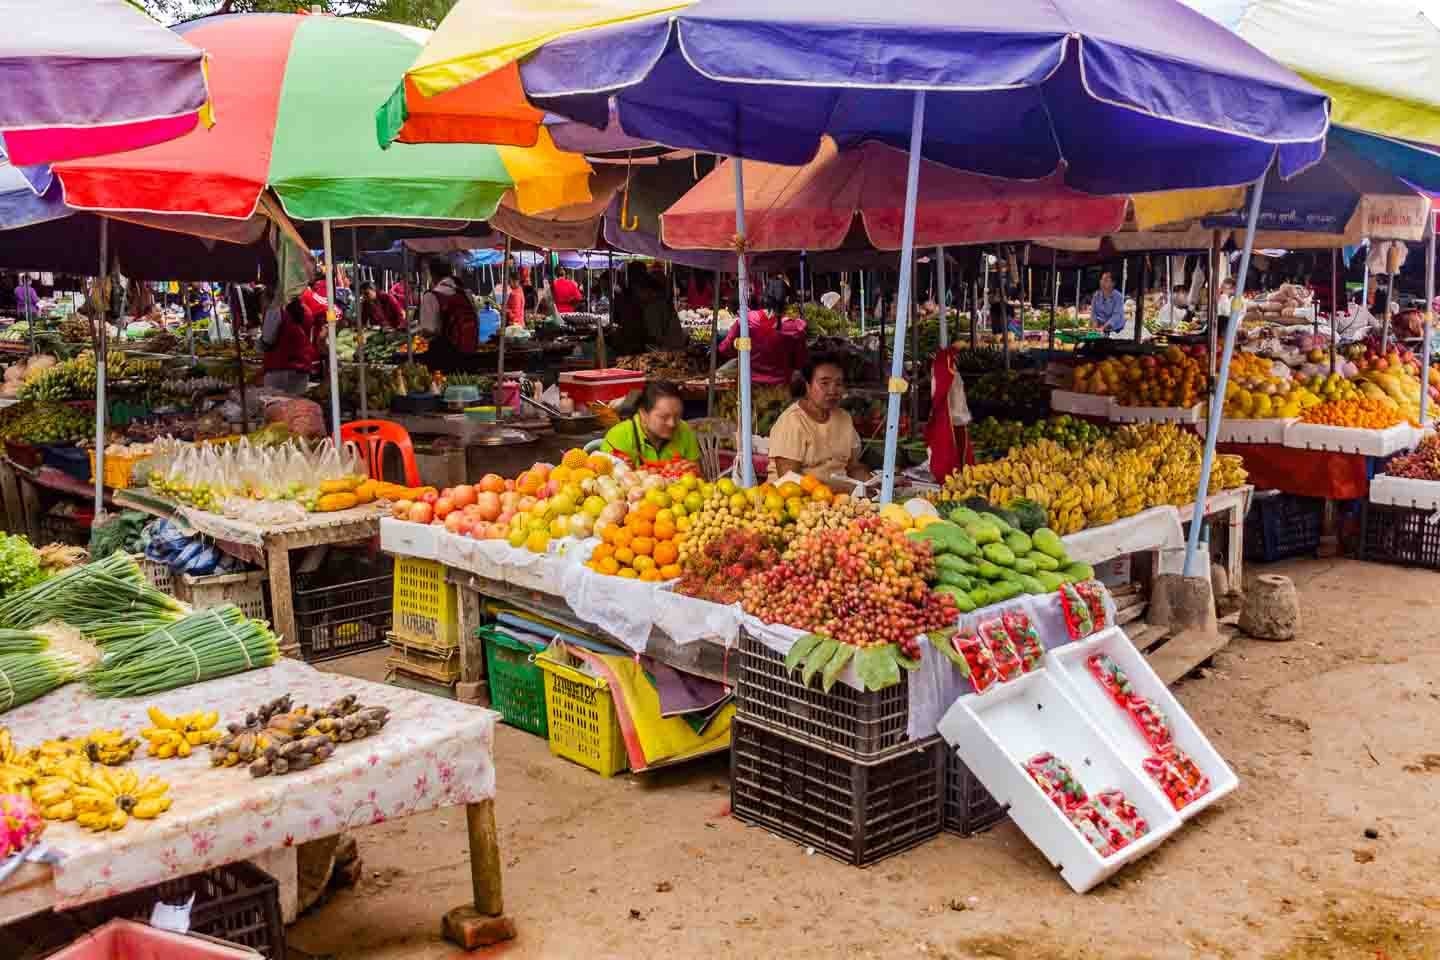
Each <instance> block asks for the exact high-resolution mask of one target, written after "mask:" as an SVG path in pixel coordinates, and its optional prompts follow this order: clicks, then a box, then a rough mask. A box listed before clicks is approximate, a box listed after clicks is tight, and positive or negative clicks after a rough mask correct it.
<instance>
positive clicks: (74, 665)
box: [0, 650, 81, 713]
mask: <svg viewBox="0 0 1440 960" xmlns="http://www.w3.org/2000/svg"><path fill="white" fill-rule="evenodd" d="M80 669H81V667H80V662H79V661H78V660H76V659H75V658H73V657H71V656H69V655H67V654H64V653H58V652H55V651H49V650H46V651H41V652H39V653H7V654H3V655H0V713H4V712H5V711H7V710H9V709H11V708H12V707H18V706H20V705H21V704H26V703H29V702H30V701H31V700H35V699H38V698H39V697H43V696H44V695H45V694H47V693H49V692H50V691H51V690H54V689H56V688H57V687H62V686H64V685H65V684H67V683H69V682H70V681H71V680H74V679H75V677H76V676H77V675H78V674H79V673H80Z"/></svg>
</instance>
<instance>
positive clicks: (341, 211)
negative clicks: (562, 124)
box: [56, 14, 590, 221]
mask: <svg viewBox="0 0 1440 960" xmlns="http://www.w3.org/2000/svg"><path fill="white" fill-rule="evenodd" d="M180 29H181V32H183V34H184V35H185V37H186V38H187V39H188V40H191V41H192V42H194V43H196V44H198V45H202V46H204V47H205V48H206V49H207V50H209V51H210V53H211V56H212V60H213V63H212V69H211V76H212V81H213V89H214V97H215V108H216V112H217V114H218V115H219V116H221V117H222V118H223V122H222V123H219V124H217V125H216V127H215V128H214V129H213V130H211V131H208V132H200V131H197V132H195V133H191V134H190V135H188V136H185V137H182V138H180V139H179V140H175V141H171V142H169V143H163V144H157V145H154V146H150V147H146V148H144V149H141V150H135V151H131V152H128V153H124V154H119V155H115V156H109V157H103V158H96V159H93V160H82V161H76V162H73V163H66V164H61V165H58V166H57V168H56V173H57V174H58V175H59V177H60V180H61V182H62V183H63V184H64V186H65V196H66V200H67V202H68V203H69V204H70V205H71V206H74V207H81V208H85V209H93V210H146V211H154V212H162V213H203V214H209V215H212V216H223V217H236V218H248V217H249V216H250V215H251V213H253V212H254V210H255V207H256V204H257V202H258V200H259V198H260V195H261V193H262V192H263V191H265V190H266V189H267V188H272V189H273V190H274V191H275V193H276V194H277V195H278V196H279V198H280V201H281V203H282V204H283V206H284V209H285V211H286V213H287V214H288V215H289V216H291V217H296V218H299V219H309V220H320V219H342V218H351V217H372V218H373V217H388V218H395V219H405V218H410V219H429V220H437V219H438V220H458V221H471V220H484V219H487V218H488V217H489V216H490V215H491V214H493V213H494V212H495V208H496V207H497V206H498V205H499V203H500V199H501V197H502V196H504V195H505V193H506V192H507V191H511V190H513V191H514V192H515V195H516V197H517V205H518V206H519V207H520V209H522V210H523V211H526V212H535V211H539V210H546V209H550V208H553V207H558V206H564V205H567V204H571V203H579V202H583V201H585V200H588V199H589V197H590V192H589V187H588V180H589V173H590V168H589V165H588V164H587V163H586V162H585V160H584V158H582V157H578V156H574V155H571V154H565V153H561V152H560V151H558V150H556V149H555V148H554V146H553V145H552V144H551V143H550V141H549V138H548V136H545V135H543V134H542V136H541V137H540V140H539V143H538V145H537V146H536V147H534V148H514V147H499V148H497V147H490V146H463V147H441V146H427V147H415V148H413V149H409V150H404V151H384V150H381V149H380V146H379V144H377V143H376V141H375V132H374V128H373V126H372V124H371V122H370V117H371V116H372V112H373V107H374V104H375V102H377V101H378V100H380V99H382V98H383V97H384V96H385V95H386V94H388V92H389V91H390V89H391V87H392V86H393V85H394V84H395V82H396V81H397V79H398V78H399V77H400V75H401V74H402V73H403V71H404V70H405V68H406V67H407V66H409V65H410V64H411V63H412V62H413V61H414V59H415V56H416V54H417V53H418V52H419V51H420V48H421V45H422V44H423V43H424V40H425V39H426V37H427V36H428V33H427V31H424V30H418V29H415V28H410V27H402V26H399V25H396V24H390V23H380V22H378V21H370V20H360V19H353V18H336V17H325V16H305V15H291V14H244V15H232V16H221V17H209V18H206V19H203V20H198V21H195V22H193V23H190V24H186V25H185V26H183V27H182V28H180Z"/></svg>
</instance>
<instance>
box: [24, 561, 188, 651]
mask: <svg viewBox="0 0 1440 960" xmlns="http://www.w3.org/2000/svg"><path fill="white" fill-rule="evenodd" d="M185 613H186V607H185V606H184V605H183V604H182V603H180V601H178V600H176V599H174V598H173V597H167V596H165V594H163V593H160V592H159V591H158V590H156V589H155V588H153V587H151V586H150V584H149V583H148V582H147V581H146V580H145V577H144V575H143V574H142V573H141V571H140V566H139V565H138V564H137V563H136V562H135V561H134V560H133V559H132V558H130V557H128V556H126V555H125V554H120V553H116V554H111V555H110V556H108V557H106V558H105V559H104V560H100V561H97V562H95V563H89V564H86V565H85V566H82V567H73V568H71V569H70V570H67V571H65V572H64V573H62V574H60V575H59V576H56V577H52V578H51V579H49V580H46V581H45V582H44V583H41V584H38V585H36V586H34V587H32V588H30V589H29V590H25V591H23V592H21V593H17V594H15V595H13V596H10V597H7V598H6V599H5V600H3V601H0V626H4V627H10V628H24V627H33V626H36V625H37V624H41V623H45V622H47V621H49V620H61V621H64V622H65V623H67V624H69V625H70V626H72V627H74V628H75V629H76V630H79V631H80V632H81V633H82V634H84V635H85V636H86V637H87V638H89V639H90V640H92V641H94V642H96V643H99V644H102V645H104V644H108V643H111V642H114V641H117V640H123V639H129V638H135V637H143V636H145V635H146V634H149V633H151V632H153V631H154V630H156V629H157V628H159V627H162V626H164V625H166V624H168V623H173V622H175V621H177V620H179V619H180V618H181V617H182V616H184V614H185Z"/></svg>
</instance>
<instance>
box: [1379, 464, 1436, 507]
mask: <svg viewBox="0 0 1440 960" xmlns="http://www.w3.org/2000/svg"><path fill="white" fill-rule="evenodd" d="M1370 502H1371V503H1380V504H1386V505H1388V506H1392V507H1413V508H1415V509H1418V510H1440V480H1413V479H1411V478H1410V477H1392V476H1390V475H1388V474H1384V473H1382V474H1380V475H1379V476H1377V477H1375V478H1374V479H1373V480H1371V481H1370Z"/></svg>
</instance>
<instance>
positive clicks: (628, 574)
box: [616, 567, 640, 580]
mask: <svg viewBox="0 0 1440 960" xmlns="http://www.w3.org/2000/svg"><path fill="white" fill-rule="evenodd" d="M616 576H617V577H624V578H625V579H626V580H634V579H636V578H637V577H639V576H640V574H638V573H636V572H635V571H634V570H633V569H631V568H630V567H621V568H620V572H619V573H617V574H616Z"/></svg>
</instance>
